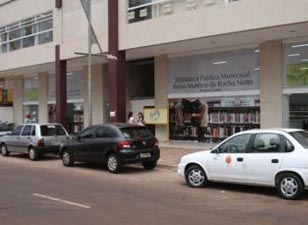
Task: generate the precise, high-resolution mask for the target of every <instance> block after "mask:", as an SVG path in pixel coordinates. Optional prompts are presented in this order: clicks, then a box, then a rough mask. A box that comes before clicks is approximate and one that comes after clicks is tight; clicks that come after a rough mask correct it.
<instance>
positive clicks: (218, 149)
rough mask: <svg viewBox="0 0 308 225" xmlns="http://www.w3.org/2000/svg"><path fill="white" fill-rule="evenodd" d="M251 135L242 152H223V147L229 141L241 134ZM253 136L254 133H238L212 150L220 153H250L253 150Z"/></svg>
mask: <svg viewBox="0 0 308 225" xmlns="http://www.w3.org/2000/svg"><path fill="white" fill-rule="evenodd" d="M246 135H248V136H250V137H249V140H248V143H247V146H246V149H245V150H244V151H242V152H222V150H221V148H222V147H223V146H224V145H225V144H226V143H228V142H229V141H231V140H233V139H235V138H238V137H240V136H246ZM253 136H254V134H250V133H247V134H238V135H236V136H234V137H231V138H229V139H227V140H226V141H225V142H223V143H221V144H220V145H219V146H218V147H217V148H216V149H215V150H213V151H212V153H218V154H242V153H248V152H250V151H251V144H252V140H253Z"/></svg>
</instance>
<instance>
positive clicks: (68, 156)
mask: <svg viewBox="0 0 308 225" xmlns="http://www.w3.org/2000/svg"><path fill="white" fill-rule="evenodd" d="M62 163H63V165H64V166H67V167H70V166H73V165H74V163H75V162H74V158H73V154H72V153H71V152H69V151H68V150H64V151H63V153H62Z"/></svg>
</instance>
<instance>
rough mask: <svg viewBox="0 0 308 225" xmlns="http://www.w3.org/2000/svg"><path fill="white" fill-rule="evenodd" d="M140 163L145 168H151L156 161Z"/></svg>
mask: <svg viewBox="0 0 308 225" xmlns="http://www.w3.org/2000/svg"><path fill="white" fill-rule="evenodd" d="M142 165H143V167H144V168H145V169H146V170H153V169H154V168H155V167H156V165H157V162H156V161H152V162H144V163H142Z"/></svg>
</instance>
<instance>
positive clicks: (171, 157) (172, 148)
mask: <svg viewBox="0 0 308 225" xmlns="http://www.w3.org/2000/svg"><path fill="white" fill-rule="evenodd" d="M215 145H216V144H214V143H199V142H193V141H191V142H189V141H170V142H167V143H160V144H159V147H160V160H159V161H158V164H159V165H161V166H168V167H176V166H177V164H178V163H179V162H180V159H181V157H182V156H183V155H186V154H189V153H193V152H197V151H203V150H209V149H210V148H211V147H213V146H215Z"/></svg>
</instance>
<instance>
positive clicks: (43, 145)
mask: <svg viewBox="0 0 308 225" xmlns="http://www.w3.org/2000/svg"><path fill="white" fill-rule="evenodd" d="M68 137H69V135H68V133H67V131H66V130H65V129H64V127H63V126H62V125H61V124H56V123H52V124H50V123H49V124H21V125H18V126H17V127H16V128H15V129H14V130H13V131H12V133H8V134H7V135H5V136H3V137H1V138H0V143H1V154H2V156H9V155H10V152H17V153H26V154H28V155H29V158H30V159H31V160H38V159H39V157H40V155H43V154H47V153H59V146H60V144H61V142H62V141H64V140H66V139H68Z"/></svg>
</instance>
